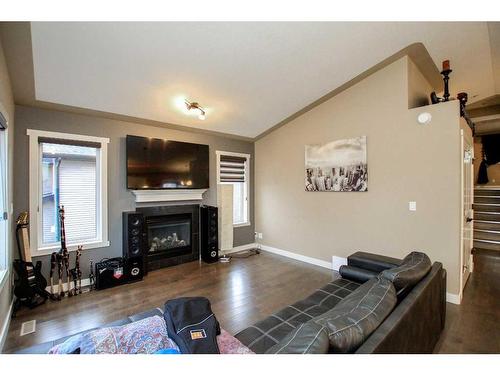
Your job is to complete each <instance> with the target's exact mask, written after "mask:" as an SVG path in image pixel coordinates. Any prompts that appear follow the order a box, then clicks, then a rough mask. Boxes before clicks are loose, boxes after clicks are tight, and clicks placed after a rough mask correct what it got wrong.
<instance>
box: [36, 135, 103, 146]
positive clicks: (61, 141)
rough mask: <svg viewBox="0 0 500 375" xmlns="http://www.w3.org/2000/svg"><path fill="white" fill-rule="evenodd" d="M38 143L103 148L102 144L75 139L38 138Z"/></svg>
mask: <svg viewBox="0 0 500 375" xmlns="http://www.w3.org/2000/svg"><path fill="white" fill-rule="evenodd" d="M38 143H51V144H55V145H68V146H80V147H91V148H101V144H100V143H99V142H88V141H77V140H73V139H62V138H48V137H38Z"/></svg>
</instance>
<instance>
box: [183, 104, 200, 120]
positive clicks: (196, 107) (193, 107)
mask: <svg viewBox="0 0 500 375" xmlns="http://www.w3.org/2000/svg"><path fill="white" fill-rule="evenodd" d="M184 103H186V108H187V110H188V111H189V112H191V111H193V112H194V113H196V114H197V115H198V118H199V119H200V120H205V110H204V109H203V108H201V107H200V105H199V104H198V103H196V102H188V101H187V100H185V101H184Z"/></svg>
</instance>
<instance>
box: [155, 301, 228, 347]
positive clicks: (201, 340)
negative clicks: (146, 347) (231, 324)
mask: <svg viewBox="0 0 500 375" xmlns="http://www.w3.org/2000/svg"><path fill="white" fill-rule="evenodd" d="M163 316H164V318H165V322H166V324H167V331H168V336H169V337H170V338H171V339H172V340H174V341H175V343H176V344H177V345H178V346H179V349H180V351H181V353H183V354H219V353H220V352H219V347H218V346H217V335H220V326H219V322H218V321H217V319H216V318H215V315H214V313H213V312H212V309H211V307H210V301H209V300H208V299H206V298H205V297H184V298H176V299H171V300H169V301H167V302H166V303H165V312H164V313H163Z"/></svg>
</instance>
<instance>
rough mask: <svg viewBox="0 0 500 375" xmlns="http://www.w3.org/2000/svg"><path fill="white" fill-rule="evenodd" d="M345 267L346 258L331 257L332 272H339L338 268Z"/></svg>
mask: <svg viewBox="0 0 500 375" xmlns="http://www.w3.org/2000/svg"><path fill="white" fill-rule="evenodd" d="M346 265H347V258H344V257H337V256H335V255H333V256H332V269H333V270H334V271H337V272H338V271H339V269H340V266H346Z"/></svg>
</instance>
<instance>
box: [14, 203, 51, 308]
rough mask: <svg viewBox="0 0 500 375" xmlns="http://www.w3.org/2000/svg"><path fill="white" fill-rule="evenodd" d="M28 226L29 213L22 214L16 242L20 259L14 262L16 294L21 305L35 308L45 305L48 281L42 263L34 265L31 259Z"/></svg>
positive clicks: (18, 221)
mask: <svg viewBox="0 0 500 375" xmlns="http://www.w3.org/2000/svg"><path fill="white" fill-rule="evenodd" d="M28 224H29V216H28V213H27V212H23V213H21V214H20V215H19V217H18V219H17V222H16V240H17V247H18V250H19V256H20V259H16V260H14V270H15V271H16V275H17V279H16V280H15V285H14V294H15V295H16V297H17V298H18V300H19V301H21V303H24V304H25V305H27V306H28V307H31V308H33V307H36V306H38V305H40V304H42V303H44V302H45V300H46V299H47V298H48V297H49V293H48V292H47V291H46V290H45V288H46V287H47V280H45V278H44V277H43V275H42V273H41V271H42V262H40V261H37V262H36V264H35V265H33V262H32V259H31V253H30V245H29V232H28ZM21 243H22V244H21Z"/></svg>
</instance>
